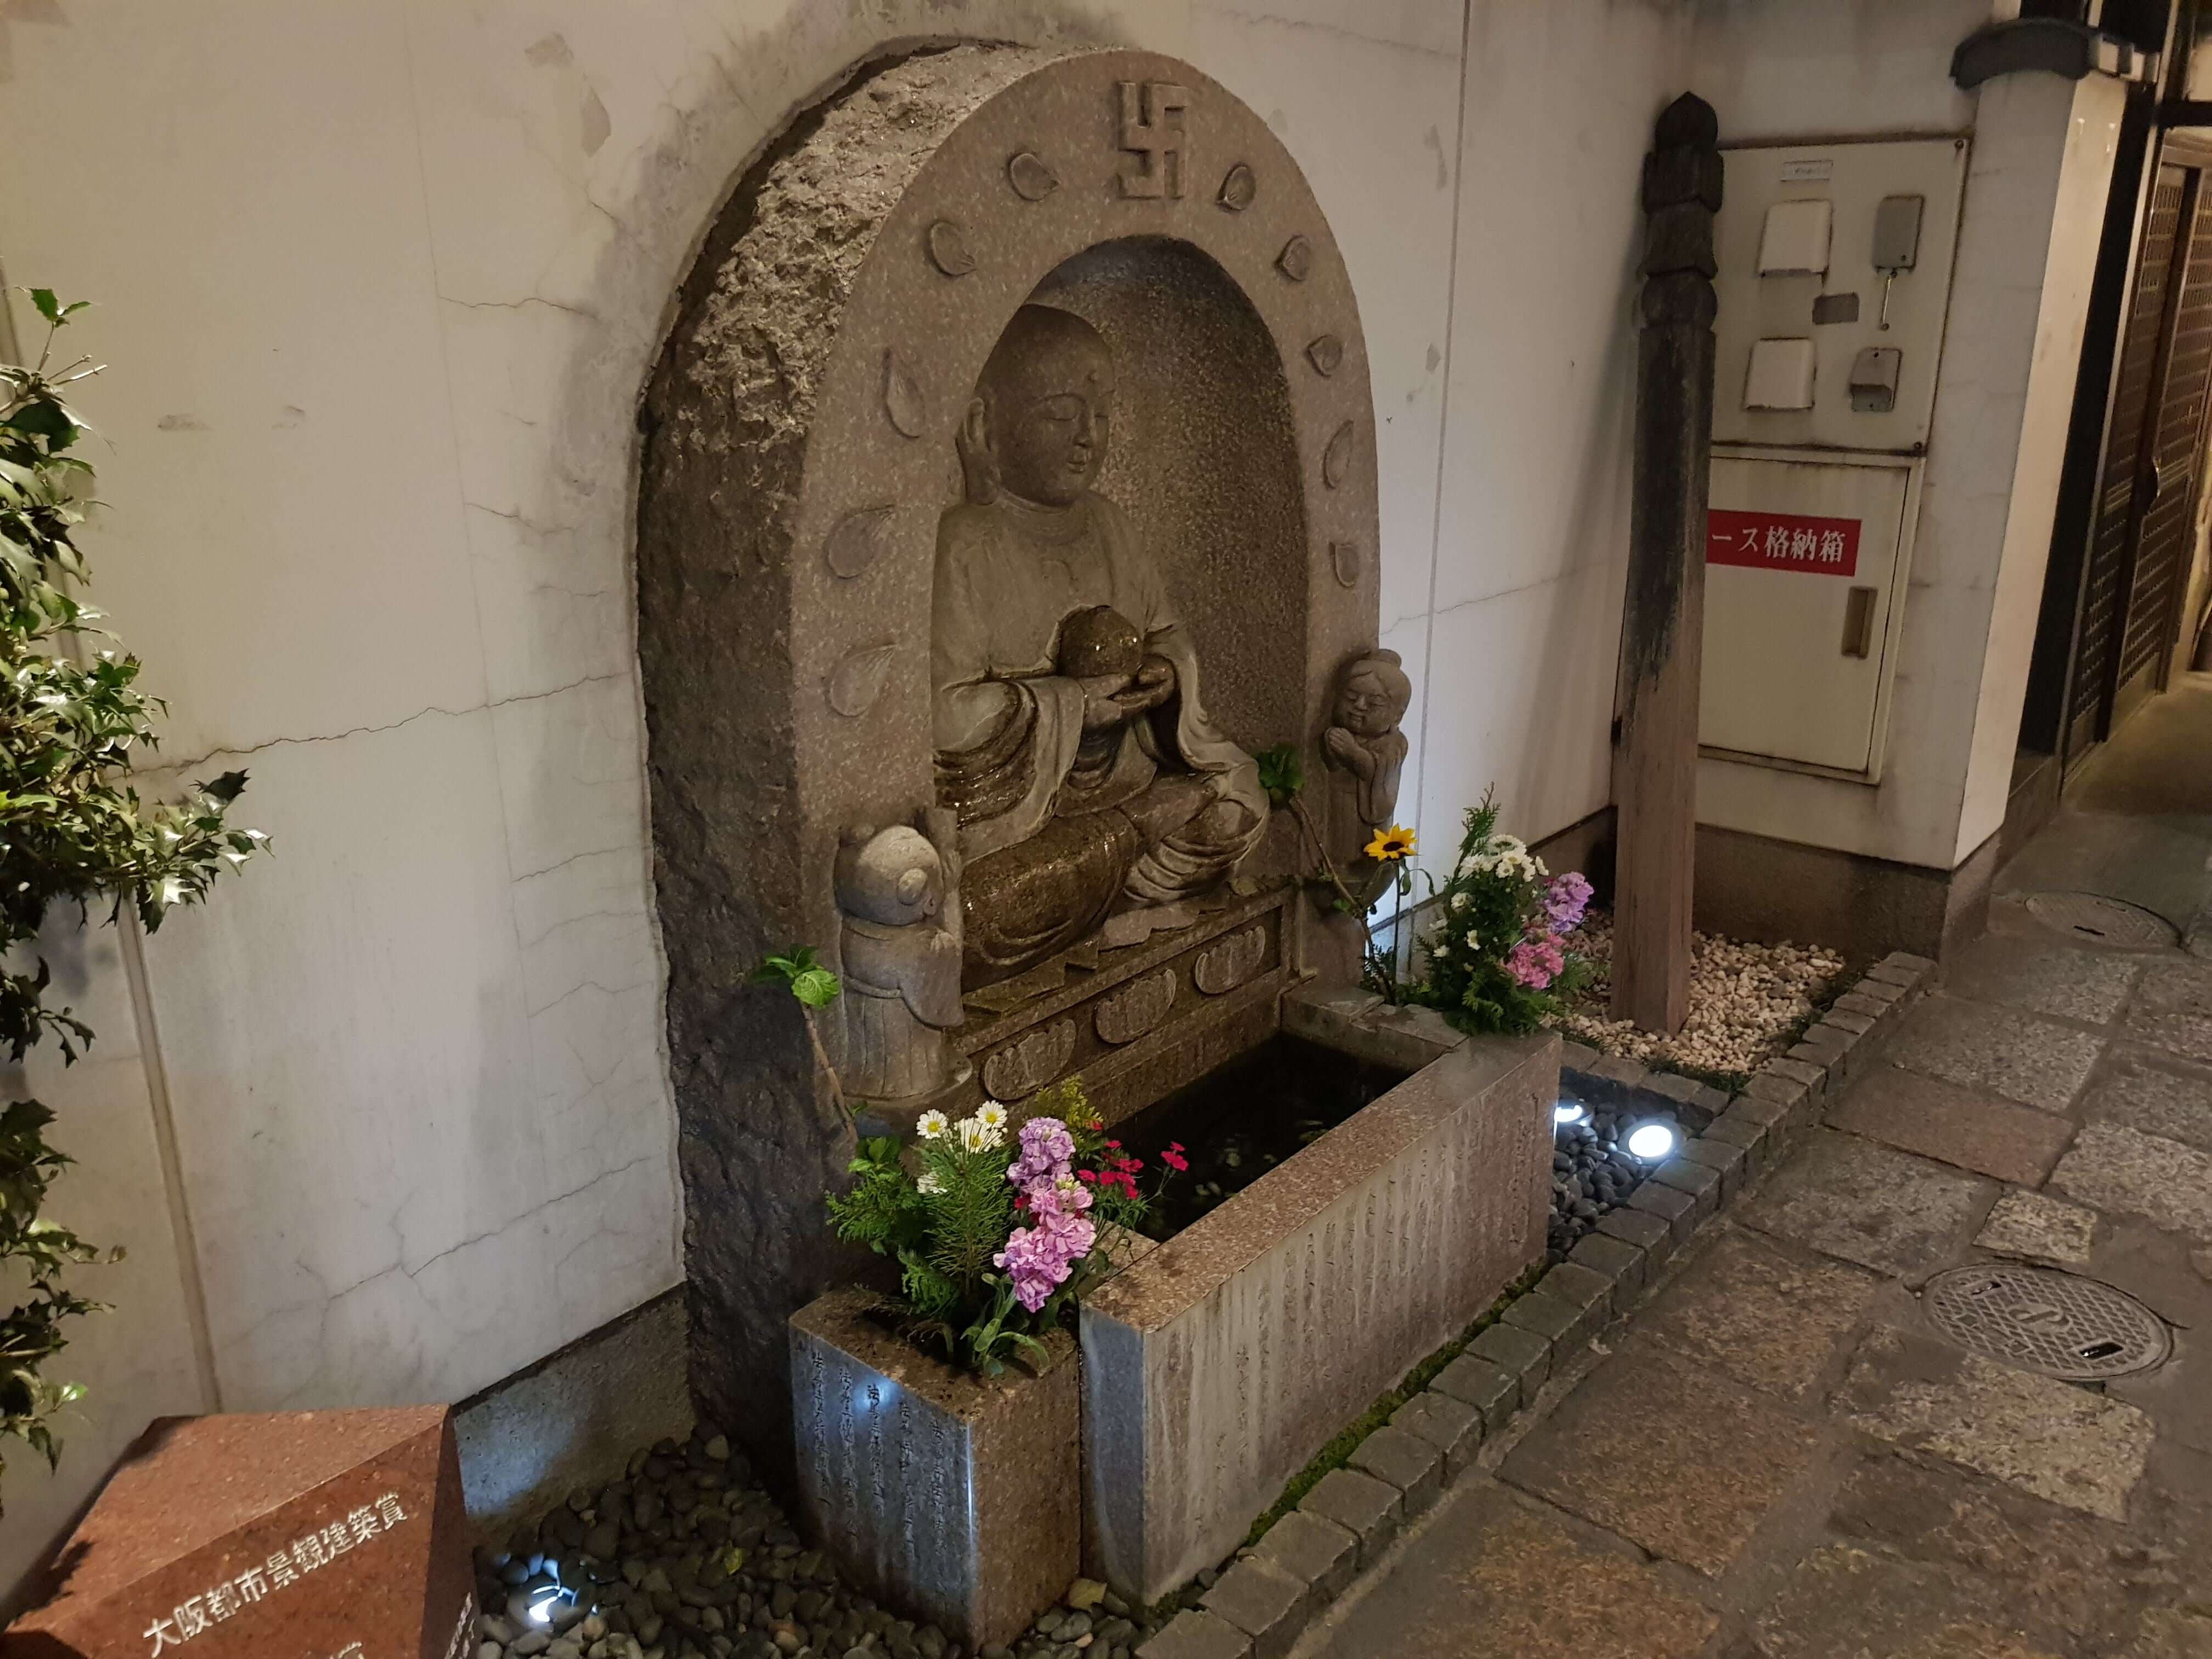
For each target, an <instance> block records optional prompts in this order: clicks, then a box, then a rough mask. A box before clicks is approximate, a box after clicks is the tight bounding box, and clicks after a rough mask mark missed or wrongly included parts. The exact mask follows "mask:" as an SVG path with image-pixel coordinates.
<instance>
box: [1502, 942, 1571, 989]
mask: <svg viewBox="0 0 2212 1659" xmlns="http://www.w3.org/2000/svg"><path fill="white" fill-rule="evenodd" d="M1566 965H1567V956H1566V952H1565V951H1562V950H1561V949H1560V948H1559V936H1558V935H1557V934H1555V933H1546V934H1544V935H1543V936H1542V937H1541V938H1540V939H1522V941H1521V943H1520V944H1518V945H1515V946H1514V947H1513V948H1512V950H1511V951H1508V952H1507V953H1506V957H1505V971H1506V973H1507V975H1509V976H1510V977H1511V979H1512V980H1513V981H1514V982H1515V983H1516V984H1517V985H1525V986H1527V987H1528V988H1529V989H1530V990H1532V991H1541V990H1544V989H1547V987H1549V986H1550V985H1551V983H1552V981H1553V980H1555V979H1557V978H1558V977H1559V974H1560V972H1561V971H1562V970H1563V969H1565V967H1566Z"/></svg>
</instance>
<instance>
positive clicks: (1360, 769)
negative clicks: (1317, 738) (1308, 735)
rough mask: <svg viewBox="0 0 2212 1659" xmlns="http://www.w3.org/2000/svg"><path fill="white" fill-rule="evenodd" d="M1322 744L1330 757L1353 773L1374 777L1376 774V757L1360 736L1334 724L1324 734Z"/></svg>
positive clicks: (1369, 777)
mask: <svg viewBox="0 0 2212 1659" xmlns="http://www.w3.org/2000/svg"><path fill="white" fill-rule="evenodd" d="M1321 746H1322V748H1323V749H1325V750H1328V757H1329V759H1331V760H1332V761H1334V762H1335V763H1337V764H1338V765H1339V766H1341V767H1344V768H1345V769H1347V770H1348V771H1350V772H1352V774H1353V775H1356V776H1358V777H1362V778H1368V779H1372V778H1373V777H1374V775H1375V757H1374V756H1373V755H1372V754H1370V753H1369V752H1368V750H1367V748H1366V747H1365V745H1364V744H1362V743H1361V742H1360V741H1359V739H1358V738H1355V737H1353V736H1352V733H1351V732H1347V731H1346V730H1345V729H1344V727H1342V726H1330V727H1329V728H1328V731H1326V732H1323V733H1322V739H1321Z"/></svg>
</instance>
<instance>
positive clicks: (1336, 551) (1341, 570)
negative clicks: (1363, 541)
mask: <svg viewBox="0 0 2212 1659" xmlns="http://www.w3.org/2000/svg"><path fill="white" fill-rule="evenodd" d="M1360 563H1361V560H1360V557H1359V544H1358V542H1331V543H1330V544H1328V568H1330V569H1331V570H1333V571H1334V572H1335V573H1336V580H1337V585H1338V586H1340V587H1357V586H1359V567H1360Z"/></svg>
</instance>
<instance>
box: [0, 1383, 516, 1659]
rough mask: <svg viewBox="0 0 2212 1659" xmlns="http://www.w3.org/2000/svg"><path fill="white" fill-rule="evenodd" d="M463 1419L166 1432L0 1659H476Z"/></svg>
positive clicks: (244, 1419) (308, 1416)
mask: <svg viewBox="0 0 2212 1659" xmlns="http://www.w3.org/2000/svg"><path fill="white" fill-rule="evenodd" d="M450 1416H451V1413H450V1412H449V1410H448V1408H447V1407H443V1406H412V1407H397V1408H393V1409H390V1410H371V1411H335V1412H283V1413H270V1414H268V1415H251V1416H247V1415H239V1416H222V1417H170V1418H162V1419H158V1420H157V1421H155V1423H154V1424H153V1425H151V1426H150V1427H149V1428H148V1429H147V1431H146V1432H145V1433H144V1434H143V1435H142V1436H140V1437H139V1438H138V1440H137V1442H136V1443H134V1444H133V1445H132V1447H131V1449H130V1450H129V1451H128V1452H127V1453H125V1455H124V1458H123V1461H122V1462H120V1463H119V1464H118V1465H117V1467H116V1469H115V1472H114V1474H112V1475H111V1476H110V1477H109V1478H108V1481H107V1485H106V1488H105V1490H103V1491H102V1492H101V1493H100V1497H99V1498H98V1499H97V1500H96V1501H95V1502H94V1504H93V1506H92V1509H91V1511H90V1512H89V1513H88V1515H87V1516H85V1518H84V1521H83V1522H82V1524H81V1525H80V1526H79V1527H78V1528H77V1529H76V1532H75V1533H73V1534H70V1539H69V1541H68V1542H67V1543H65V1544H64V1546H63V1547H62V1548H61V1551H60V1553H59V1554H58V1557H57V1558H56V1559H55V1561H54V1562H53V1564H52V1567H51V1569H50V1571H49V1573H48V1576H47V1578H46V1583H45V1584H44V1586H43V1589H44V1592H45V1595H46V1599H45V1601H44V1602H43V1604H42V1605H40V1607H35V1608H33V1610H32V1611H31V1612H29V1613H25V1614H24V1615H23V1617H22V1618H21V1619H20V1620H17V1621H16V1622H15V1624H13V1625H11V1626H9V1628H8V1630H7V1632H6V1633H5V1634H3V1635H0V1655H4V1656H5V1659H64V1656H83V1659H172V1656H173V1659H217V1656H259V1655H264V1654H265V1655H269V1656H272V1659H273V1656H278V1655H282V1656H285V1659H462V1656H464V1655H465V1654H469V1653H472V1652H473V1650H474V1646H475V1644H474V1628H473V1627H474V1623H475V1619H476V1613H477V1608H476V1605H475V1592H474V1588H473V1580H472V1576H471V1571H470V1566H469V1549H468V1538H467V1534H466V1528H465V1517H464V1516H463V1512H462V1504H461V1476H460V1462H459V1457H458V1455H456V1452H455V1450H454V1445H453V1429H452V1427H451V1424H450V1420H449V1419H450Z"/></svg>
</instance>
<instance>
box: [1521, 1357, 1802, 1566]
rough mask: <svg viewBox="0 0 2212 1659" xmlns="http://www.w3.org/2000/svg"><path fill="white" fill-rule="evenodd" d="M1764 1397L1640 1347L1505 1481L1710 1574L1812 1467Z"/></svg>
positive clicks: (1575, 1402)
mask: <svg viewBox="0 0 2212 1659" xmlns="http://www.w3.org/2000/svg"><path fill="white" fill-rule="evenodd" d="M1818 1438H1819V1431H1818V1430H1817V1429H1815V1428H1814V1426H1813V1425H1811V1424H1810V1423H1808V1422H1806V1421H1804V1420H1802V1419H1799V1418H1796V1417H1795V1416H1792V1415H1790V1414H1789V1413H1786V1412H1785V1411H1784V1410H1783V1408H1782V1407H1780V1406H1779V1405H1778V1404H1777V1403H1776V1402H1775V1401H1773V1400H1772V1399H1771V1398H1769V1397H1766V1396H1763V1395H1759V1394H1756V1393H1754V1392H1753V1391H1752V1390H1751V1389H1747V1388H1745V1387H1743V1386H1742V1385H1741V1383H1735V1382H1733V1381H1731V1380H1730V1379H1729V1378H1727V1377H1724V1376H1718V1375H1717V1374H1715V1373H1712V1372H1709V1371H1705V1370H1700V1369H1699V1368H1696V1367H1693V1366H1692V1365H1690V1364H1686V1363H1685V1362H1683V1361H1680V1360H1678V1359H1675V1358H1672V1357H1670V1356H1668V1355H1665V1354H1663V1353H1661V1352H1657V1351H1656V1350H1653V1349H1650V1348H1646V1349H1644V1351H1642V1352H1635V1353H1631V1352H1626V1351H1624V1352H1620V1353H1619V1354H1616V1355H1615V1356H1614V1357H1613V1358H1611V1359H1609V1360H1607V1362H1606V1363H1605V1364H1601V1365H1600V1366H1599V1367H1598V1368H1597V1370H1595V1371H1593V1372H1591V1373H1590V1375H1589V1376H1587V1377H1586V1378H1584V1379H1583V1382H1582V1383H1581V1385H1580V1386H1579V1387H1577V1389H1575V1391H1574V1392H1573V1393H1572V1394H1571V1395H1568V1396H1567V1397H1566V1399H1565V1400H1564V1401H1561V1402H1560V1403H1559V1407H1557V1408H1556V1409H1555V1410H1554V1411H1553V1413H1552V1415H1551V1416H1550V1417H1549V1418H1548V1419H1546V1420H1545V1421H1544V1422H1542V1423H1541V1424H1539V1425H1537V1427H1536V1428H1535V1430H1534V1431H1533V1432H1532V1433H1530V1435H1529V1436H1528V1438H1527V1439H1525V1440H1523V1441H1522V1443H1520V1445H1518V1446H1516V1448H1515V1449H1513V1452H1512V1453H1511V1455H1509V1456H1508V1457H1507V1458H1506V1460H1505V1462H1504V1464H1503V1465H1502V1466H1501V1468H1500V1471H1499V1473H1500V1474H1501V1475H1502V1477H1503V1478H1504V1480H1508V1481H1510V1482H1511V1483H1512V1484H1514V1485H1515V1486H1520V1487H1522V1489H1524V1490H1525V1491H1528V1492H1534V1493H1535V1494H1537V1495H1538V1496H1540V1497H1542V1498H1548V1499H1549V1500H1550V1501H1551V1502H1553V1503H1554V1504H1558V1505H1559V1507H1560V1508H1562V1509H1564V1510H1568V1511H1570V1512H1571V1513H1572V1514H1575V1515H1579V1516H1583V1518H1584V1519H1586V1520H1589V1521H1593V1522H1596V1523H1597V1524H1598V1525H1599V1526H1601V1527H1606V1528H1611V1529H1612V1530H1613V1531H1614V1532H1617V1533H1619V1534H1620V1535H1621V1536H1622V1537H1624V1538H1626V1539H1628V1540H1629V1541H1631V1542H1632V1543H1635V1544H1637V1545H1638V1546H1640V1547H1643V1548H1644V1549H1647V1550H1649V1551H1650V1552H1651V1553H1653V1554H1655V1555H1661V1556H1664V1557H1666V1558H1667V1559H1669V1560H1673V1561H1680V1562H1681V1563H1683V1564H1684V1565H1687V1566H1692V1567H1695V1568H1696V1569H1697V1570H1698V1571H1700V1572H1703V1573H1707V1574H1717V1573H1719V1572H1720V1571H1723V1569H1724V1568H1726V1567H1727V1566H1728V1565H1729V1562H1731V1561H1733V1560H1734V1559H1735V1557H1736V1556H1737V1554H1738V1553H1740V1552H1741V1550H1742V1549H1743V1547H1744V1546H1745V1545H1746V1544H1747V1543H1749V1542H1750V1541H1751V1538H1752V1535H1753V1532H1754V1531H1755V1530H1756V1529H1757V1528H1758V1526H1759V1519H1760V1517H1761V1516H1764V1515H1765V1512H1766V1510H1768V1508H1769V1507H1770V1506H1771V1504H1773V1503H1774V1502H1775V1500H1776V1499H1777V1498H1779V1497H1780V1496H1781V1495H1782V1493H1783V1492H1784V1491H1785V1490H1786V1489H1787V1488H1788V1487H1789V1486H1790V1484H1791V1483H1792V1482H1793V1481H1795V1480H1796V1479H1797V1478H1798V1477H1799V1476H1801V1475H1802V1474H1803V1473H1804V1472H1805V1470H1806V1469H1807V1468H1808V1467H1809V1465H1810V1464H1811V1462H1812V1458H1813V1455H1814V1447H1815V1444H1816V1442H1817V1441H1818Z"/></svg>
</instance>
